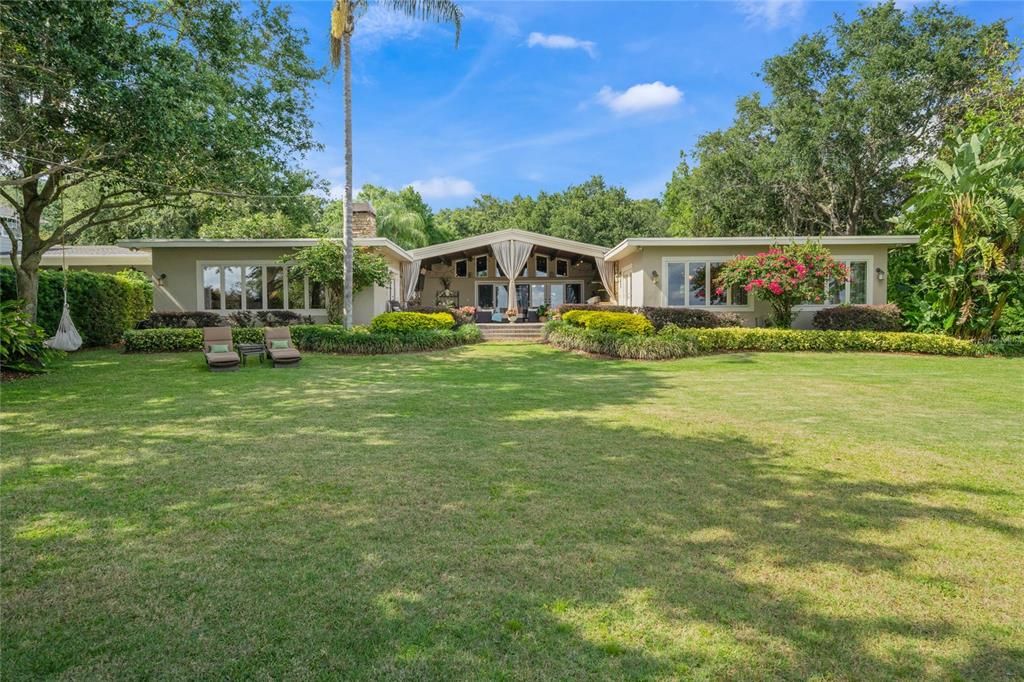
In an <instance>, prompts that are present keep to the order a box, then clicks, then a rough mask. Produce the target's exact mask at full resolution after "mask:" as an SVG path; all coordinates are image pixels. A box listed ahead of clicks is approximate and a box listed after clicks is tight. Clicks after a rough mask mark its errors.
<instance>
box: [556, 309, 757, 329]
mask: <svg viewBox="0 0 1024 682" xmlns="http://www.w3.org/2000/svg"><path fill="white" fill-rule="evenodd" d="M573 310H588V311H597V312H609V313H636V314H637V315H643V316H644V317H646V318H647V319H648V320H650V322H651V324H653V325H654V328H655V329H656V330H659V329H662V328H663V327H665V326H666V325H669V324H674V325H676V326H677V327H695V328H697V327H707V328H711V327H739V326H741V325H742V324H743V320H742V319H740V316H739V315H737V314H735V313H730V312H725V311H714V310H701V309H699V308H666V307H659V306H643V307H639V308H631V307H629V306H622V305H584V304H579V303H566V304H564V305H560V306H558V314H559V315H561V316H562V317H564V316H565V314H566V313H569V312H571V311H573Z"/></svg>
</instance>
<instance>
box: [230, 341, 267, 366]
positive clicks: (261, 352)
mask: <svg viewBox="0 0 1024 682" xmlns="http://www.w3.org/2000/svg"><path fill="white" fill-rule="evenodd" d="M235 348H237V349H238V354H239V355H240V356H242V365H245V361H246V359H247V358H249V356H251V355H255V356H256V357H258V358H259V359H260V364H261V365H262V364H263V358H265V357H266V355H267V349H266V348H264V347H263V344H262V343H240V344H238V345H237V346H236V347H235Z"/></svg>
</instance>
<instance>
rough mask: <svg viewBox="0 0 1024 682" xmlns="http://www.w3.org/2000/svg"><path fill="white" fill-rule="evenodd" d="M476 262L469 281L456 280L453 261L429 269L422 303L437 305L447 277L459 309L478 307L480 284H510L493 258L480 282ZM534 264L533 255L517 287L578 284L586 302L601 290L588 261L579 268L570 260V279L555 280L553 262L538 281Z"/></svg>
mask: <svg viewBox="0 0 1024 682" xmlns="http://www.w3.org/2000/svg"><path fill="white" fill-rule="evenodd" d="M475 262H476V261H475V259H474V258H470V259H469V276H468V277H456V276H455V266H454V260H453V261H452V265H445V264H444V263H435V264H433V265H432V266H431V267H430V268H428V270H427V274H426V275H425V276H424V281H423V291H422V292H421V293H420V302H421V303H422V304H423V305H434V302H435V300H436V297H437V295H438V293H440V292H441V291H442V290H443V289H444V287H443V286H442V284H441V278H442V277H447V278H449V279H450V280H451V283H450V287H449V288H450V289H451V290H452V291H456V292H458V294H459V305H460V306H476V285H477V283H478V282H479V283H483V282H494V283H501V284H507V283H508V279H506V278H502V277H499V276H498V274H497V266H496V263H495V261H494V257H493V256H489V257H488V263H487V265H488V276H487V277H479V278H478V277H477V276H476V266H475ZM535 263H536V261H535V259H534V257H533V256H532V255H531V256H530V260H529V262H528V264H527V271H526V277H517V278H516V284H558V283H563V284H564V283H567V282H579V283H581V284H582V285H583V301H586V300H587V298H588V297H590V296H592V295H593V291H594V289H595V288H596V287H597V286H598V284H595V283H594V282H593V280H594V279H597V274H596V272H595V268H594V264H593V263H591V262H589V261H586V260H585V261H584V262H583V263H582V264H580V265H578V266H577V265H575V264H574V263H573V259H569V275H568V276H567V277H555V260H554V259H553V258H552V259H550V260H549V265H548V270H549V274H548V276H547V277H537V272H536V268H535Z"/></svg>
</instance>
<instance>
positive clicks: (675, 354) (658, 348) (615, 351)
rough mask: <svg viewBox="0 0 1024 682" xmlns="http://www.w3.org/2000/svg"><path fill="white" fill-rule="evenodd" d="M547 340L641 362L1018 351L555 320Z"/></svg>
mask: <svg viewBox="0 0 1024 682" xmlns="http://www.w3.org/2000/svg"><path fill="white" fill-rule="evenodd" d="M545 337H546V338H547V340H548V341H549V342H550V343H551V344H552V345H555V346H557V347H559V348H563V349H565V350H582V351H586V352H589V353H599V354H601V355H611V356H613V357H620V358H633V359H641V360H650V359H666V358H679V357H688V356H691V355H697V354H705V353H715V352H723V351H783V352H791V351H816V352H843V351H854V352H880V353H922V354H928V355H954V356H979V355H986V354H1004V355H1012V354H1014V353H1015V352H1017V350H1018V349H1019V347H1018V346H1017V345H1016V344H1013V343H1012V342H1011V343H1009V344H1005V345H1003V346H1000V345H997V344H985V345H981V344H975V343H972V342H970V341H964V340H961V339H954V338H952V337H948V336H942V335H939V334H914V333H906V332H871V331H814V330H796V329H754V328H748V327H723V328H717V329H682V328H680V327H676V326H674V325H668V326H666V327H665V328H664V329H662V330H661V331H660V332H658V333H657V334H655V335H650V336H640V335H636V334H621V333H609V332H603V331H599V330H594V329H588V328H581V327H579V326H574V325H572V324H570V323H568V322H566V321H552V322H549V323H548V324H547V326H546V327H545Z"/></svg>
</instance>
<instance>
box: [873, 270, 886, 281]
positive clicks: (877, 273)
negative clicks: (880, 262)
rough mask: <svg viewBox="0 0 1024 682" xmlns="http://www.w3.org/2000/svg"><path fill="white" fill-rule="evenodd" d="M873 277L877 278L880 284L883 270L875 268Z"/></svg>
mask: <svg viewBox="0 0 1024 682" xmlns="http://www.w3.org/2000/svg"><path fill="white" fill-rule="evenodd" d="M875 275H876V276H877V277H878V281H879V282H881V281H882V280H884V279H885V270H883V269H882V268H875Z"/></svg>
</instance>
